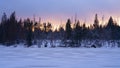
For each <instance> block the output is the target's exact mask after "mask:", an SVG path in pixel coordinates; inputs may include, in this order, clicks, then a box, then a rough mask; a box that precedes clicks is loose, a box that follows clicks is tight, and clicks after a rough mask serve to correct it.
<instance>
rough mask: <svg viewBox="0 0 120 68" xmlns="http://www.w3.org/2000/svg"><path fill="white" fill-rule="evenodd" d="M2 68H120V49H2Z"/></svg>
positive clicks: (0, 62) (0, 51)
mask: <svg viewBox="0 0 120 68" xmlns="http://www.w3.org/2000/svg"><path fill="white" fill-rule="evenodd" d="M0 68H120V49H119V48H96V49H94V48H7V47H2V48H0Z"/></svg>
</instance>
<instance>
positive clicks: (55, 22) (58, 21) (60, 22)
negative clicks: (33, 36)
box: [17, 15, 120, 31]
mask: <svg viewBox="0 0 120 68" xmlns="http://www.w3.org/2000/svg"><path fill="white" fill-rule="evenodd" d="M63 17H64V16H63ZM21 18H22V19H27V17H21ZM29 18H30V19H31V20H33V17H32V16H31V17H29ZM69 18H70V19H71V17H69ZM109 18H110V16H108V15H106V16H105V18H104V20H102V16H99V15H98V20H99V24H100V25H106V24H107V22H108V20H109ZM17 19H20V18H19V17H18V18H17ZM67 19H68V16H67V17H66V18H65V17H64V18H62V16H61V17H60V18H59V16H57V17H56V18H55V17H54V16H53V17H51V18H50V17H49V18H47V17H46V18H43V17H42V18H41V23H48V22H49V23H51V24H52V29H53V31H54V30H56V29H57V30H58V29H59V27H60V26H63V28H65V24H66V22H67ZM71 20H72V21H71V22H72V24H74V20H73V19H71ZM77 20H79V21H80V25H82V24H83V23H85V24H86V26H87V27H88V26H90V25H92V24H93V23H94V15H92V16H91V17H90V18H89V19H87V20H83V19H77ZM113 20H114V21H115V22H117V24H118V25H119V26H120V17H119V16H118V15H116V16H115V15H113ZM36 21H37V22H39V17H38V16H37V17H36Z"/></svg>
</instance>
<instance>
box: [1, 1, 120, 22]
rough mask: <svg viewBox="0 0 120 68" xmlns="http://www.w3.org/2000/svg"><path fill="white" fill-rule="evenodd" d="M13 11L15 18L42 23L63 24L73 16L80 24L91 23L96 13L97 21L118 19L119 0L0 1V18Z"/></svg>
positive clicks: (119, 10) (119, 13)
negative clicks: (29, 19)
mask: <svg viewBox="0 0 120 68" xmlns="http://www.w3.org/2000/svg"><path fill="white" fill-rule="evenodd" d="M13 11H15V12H16V14H17V18H18V19H19V18H27V17H29V18H31V19H32V18H33V15H35V17H36V19H37V18H38V17H41V18H42V22H47V21H50V22H52V23H54V24H58V23H59V24H61V23H62V24H64V23H65V22H66V20H67V19H68V18H72V19H73V21H74V18H75V14H76V16H77V19H79V20H80V21H81V22H86V23H87V24H88V23H93V21H94V16H95V14H96V13H97V14H98V16H99V20H102V17H103V16H104V18H105V20H107V19H108V18H109V17H110V16H113V17H114V18H116V19H117V20H118V19H120V0H0V17H1V15H2V14H3V12H6V14H7V15H9V14H10V13H11V12H13Z"/></svg>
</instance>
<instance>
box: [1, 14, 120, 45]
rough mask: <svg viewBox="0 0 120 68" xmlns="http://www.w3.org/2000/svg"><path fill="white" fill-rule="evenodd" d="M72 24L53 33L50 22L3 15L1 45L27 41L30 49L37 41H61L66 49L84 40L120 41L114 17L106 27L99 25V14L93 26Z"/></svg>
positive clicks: (119, 28) (68, 22) (77, 22)
mask: <svg viewBox="0 0 120 68" xmlns="http://www.w3.org/2000/svg"><path fill="white" fill-rule="evenodd" d="M71 23H72V22H71V19H68V20H67V22H66V23H65V29H64V28H63V27H62V26H61V27H59V29H58V30H55V31H53V30H52V27H54V26H52V24H51V23H50V22H48V23H38V22H36V21H33V20H30V19H29V18H27V19H25V20H22V19H20V20H19V21H18V20H17V19H16V14H15V12H13V13H12V14H11V15H10V17H8V16H7V15H6V13H3V15H2V18H1V23H0V43H1V44H3V45H5V46H10V45H13V44H19V43H21V42H24V41H25V43H26V45H25V46H26V47H30V46H32V44H35V43H37V42H36V40H51V41H53V40H61V41H62V43H63V44H65V46H66V47H80V46H81V45H80V44H81V41H82V40H120V26H119V25H118V24H117V22H116V21H114V20H113V18H112V17H110V18H109V20H108V22H107V24H106V25H100V24H99V19H98V16H97V14H96V15H95V19H94V23H93V24H92V25H91V26H88V27H87V26H86V24H85V23H84V24H82V25H80V21H79V20H77V21H76V22H75V23H74V25H73V27H72V25H71ZM33 41H34V42H33ZM51 46H52V45H51ZM53 46H54V45H53Z"/></svg>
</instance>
